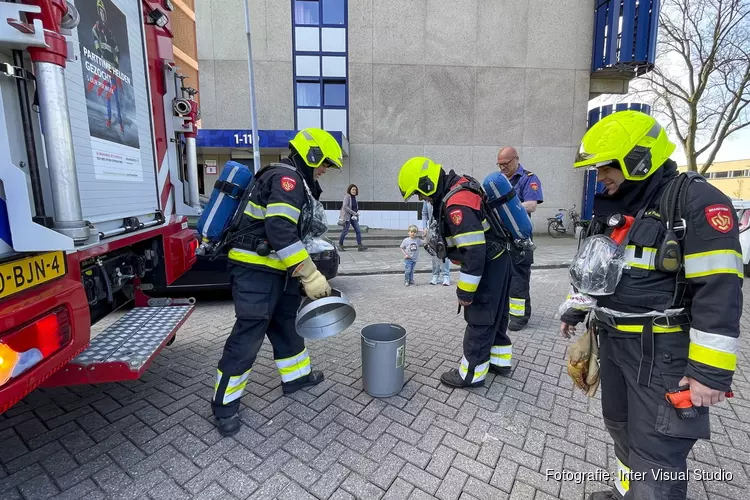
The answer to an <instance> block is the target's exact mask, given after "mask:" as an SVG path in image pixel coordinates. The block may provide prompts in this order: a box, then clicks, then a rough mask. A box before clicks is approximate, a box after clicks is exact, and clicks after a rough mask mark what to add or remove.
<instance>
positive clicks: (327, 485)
mask: <svg viewBox="0 0 750 500" xmlns="http://www.w3.org/2000/svg"><path fill="white" fill-rule="evenodd" d="M350 472H351V471H350V470H349V469H347V468H346V467H344V466H343V465H341V464H338V463H337V464H333V465H332V466H331V467H329V468H328V470H326V471H325V473H324V474H323V475H321V476H320V478H319V479H318V480H317V481H316V482H315V484H314V485H313V486H312V487H311V488H308V491H310V493H312V494H314V495H315V496H317V497H318V498H328V497H330V496H331V495H332V494H333V492H335V491H336V490H337V489H338V487H339V486H340V485H341V483H343V482H344V480H345V479H346V477H347V476H348V475H349V473H350Z"/></svg>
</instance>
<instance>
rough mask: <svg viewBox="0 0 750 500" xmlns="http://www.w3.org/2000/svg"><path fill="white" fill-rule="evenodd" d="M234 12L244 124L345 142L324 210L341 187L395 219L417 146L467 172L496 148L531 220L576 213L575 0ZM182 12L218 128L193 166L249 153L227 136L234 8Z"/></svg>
mask: <svg viewBox="0 0 750 500" xmlns="http://www.w3.org/2000/svg"><path fill="white" fill-rule="evenodd" d="M250 15H251V29H252V50H253V64H254V66H253V68H254V74H255V92H256V100H257V116H258V125H259V129H261V130H262V131H294V130H297V129H299V128H303V127H305V126H322V127H323V128H325V129H327V130H330V131H337V132H339V133H340V137H341V141H342V144H344V145H345V148H344V149H345V151H346V152H347V154H346V157H345V168H344V169H343V171H342V172H339V173H337V172H331V173H329V174H327V175H325V176H324V177H323V179H322V184H323V188H324V193H323V196H322V200H325V202H326V208H327V209H330V210H331V214H332V215H333V213H334V212H335V211H337V209H338V207H339V206H340V203H341V200H342V198H343V197H344V191H345V189H346V187H347V186H348V185H349V184H351V183H353V184H357V186H358V187H359V191H360V195H359V197H358V200H359V202H360V208H361V213H362V218H361V223H362V224H365V225H369V226H370V227H386V228H405V227H406V226H407V225H408V224H409V223H414V222H416V221H417V219H418V217H419V215H418V212H419V210H418V208H419V203H418V202H412V203H408V204H407V203H403V201H402V200H401V199H400V196H399V192H398V189H397V186H396V175H397V172H398V169H399V167H400V166H401V164H402V163H403V162H404V161H406V160H407V159H408V158H410V157H412V156H417V155H427V156H430V157H431V158H433V159H434V160H435V161H437V162H439V163H441V164H442V165H443V166H444V167H445V168H446V169H455V170H456V171H459V172H462V173H469V174H472V175H474V176H476V177H480V178H481V177H483V176H484V175H486V174H488V173H490V172H491V171H493V169H495V168H496V166H495V164H496V156H497V153H498V150H499V148H501V147H502V146H506V145H508V146H514V147H516V148H517V149H518V151H519V156H520V160H521V163H522V165H523V166H524V167H525V168H526V169H528V170H531V171H533V172H534V173H536V174H537V175H538V176H539V177H540V179H541V181H542V189H543V192H544V203H543V204H542V205H541V206H540V207H539V209H538V210H537V212H536V213H535V214H534V216H533V217H532V219H533V220H534V222H535V226H536V229H537V230H542V231H544V230H545V228H546V220H545V217H548V216H552V215H554V213H556V209H558V208H561V207H565V208H569V207H571V206H572V205H573V204H577V205H578V207H580V200H581V193H582V183H583V174H582V173H578V172H574V171H573V170H572V162H573V159H574V157H575V154H576V152H577V148H578V145H579V142H580V139H581V137H582V135H583V133H584V132H585V130H586V126H587V110H588V102H589V97H590V92H591V91H592V86H591V81H590V78H591V73H592V68H591V58H592V37H593V32H594V7H593V5H592V3H591V2H590V1H588V0H557V1H552V0H530V1H516V0H462V1H461V2H456V1H453V0H251V1H250ZM195 18H196V25H197V53H198V64H199V66H200V69H201V72H200V88H201V94H200V95H201V109H202V120H201V126H202V128H203V129H205V130H202V131H201V132H202V133H203V132H206V133H211V132H215V135H216V136H222V134H223V137H224V139H227V136H228V137H229V139H228V140H221V141H208V142H203V144H201V140H200V138H201V135H199V163H203V164H205V162H206V161H210V162H216V163H217V164H218V165H219V167H221V165H222V164H223V162H224V161H226V160H227V159H229V158H231V157H234V158H240V159H246V160H249V159H251V158H252V145H251V144H247V141H246V140H245V141H244V142H243V140H242V134H241V133H240V132H237V131H245V133H246V134H249V133H250V128H251V119H250V95H249V91H248V88H249V85H248V63H247V45H246V37H245V20H244V13H243V2H242V1H241V0H195ZM625 86H626V87H627V85H625ZM222 131H223V133H222ZM232 132H234V133H232ZM269 145H270V143H269ZM271 146H272V145H271ZM275 146H276V147H266V146H265V145H264V142H263V139H262V140H261V148H262V149H261V152H262V160H261V161H262V163H263V164H265V163H267V162H268V161H271V160H273V159H275V158H278V157H279V156H280V155H284V154H285V153H286V150H285V148H284V147H283V144H281V143H279V144H276V145H275ZM219 171H220V168H219ZM211 185H212V182H210V179H209V177H206V186H211ZM334 220H335V219H334Z"/></svg>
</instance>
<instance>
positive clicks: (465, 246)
mask: <svg viewBox="0 0 750 500" xmlns="http://www.w3.org/2000/svg"><path fill="white" fill-rule="evenodd" d="M466 181H467V179H466V178H465V177H462V176H459V175H458V174H456V173H455V172H454V171H453V170H451V171H450V172H449V173H448V174H446V175H445V177H444V183H443V184H442V185H444V186H445V188H444V189H445V193H444V194H443V196H441V200H440V201H439V202H438V203H437V205H438V206H441V205H440V203H444V205H445V206H444V208H443V214H442V216H441V219H442V222H441V227H440V228H439V229H440V231H441V232H442V234H443V235H444V237H445V243H446V253H447V257H448V258H449V259H450V260H452V261H453V262H455V263H457V264H458V263H460V264H461V271H460V272H459V275H458V283H457V285H456V295H457V296H458V298H459V299H460V300H464V301H472V300H473V297H474V292H476V290H477V287H478V286H479V281H480V280H481V278H482V274H483V273H484V267H485V262H486V261H488V260H492V259H495V258H497V257H499V256H500V255H502V253H503V251H504V249H502V248H501V244H500V243H499V238H498V237H497V236H495V235H494V234H493V233H492V231H491V228H490V225H489V223H488V222H487V220H486V219H485V218H484V214H483V211H482V200H481V198H480V197H479V195H477V194H476V193H473V192H471V191H469V190H462V191H458V192H456V193H454V194H452V195H451V196H450V197H447V198H443V197H445V196H447V195H448V194H449V192H450V190H451V189H453V188H454V187H455V186H457V185H458V184H459V183H461V182H466Z"/></svg>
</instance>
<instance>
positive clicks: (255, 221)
mask: <svg viewBox="0 0 750 500" xmlns="http://www.w3.org/2000/svg"><path fill="white" fill-rule="evenodd" d="M289 147H290V150H291V153H290V154H289V156H288V158H284V159H283V160H281V162H279V163H272V164H270V165H267V166H266V167H264V168H262V169H260V170H259V171H258V172H257V173H256V174H255V178H254V180H253V183H252V187H251V192H250V197H249V201H248V203H247V205H246V207H245V209H244V215H243V217H242V220H241V222H240V224H239V228H238V229H237V232H236V235H237V236H235V237H233V238H232V243H231V249H230V250H229V255H228V256H229V270H230V279H231V283H232V296H233V297H234V304H235V314H236V316H237V321H236V322H235V324H234V328H233V329H232V332H231V333H230V334H229V337H228V338H227V341H226V344H225V345H224V353H223V355H222V357H221V360H219V366H218V369H217V374H216V383H215V388H214V396H213V401H212V408H213V413H214V416H215V417H216V425H217V427H218V430H219V432H220V433H221V434H222V435H223V436H231V435H232V434H235V433H236V432H237V431H239V430H240V419H239V414H238V412H239V407H240V397H241V396H242V392H243V390H244V388H245V385H246V384H247V381H248V377H249V376H250V371H251V368H252V366H253V363H254V362H255V357H256V355H257V354H258V350H259V349H260V347H261V345H262V344H263V339H264V338H265V336H266V335H267V336H268V340H269V341H270V342H271V345H272V346H273V355H274V360H275V361H276V367H277V368H278V370H279V373H280V375H281V381H282V384H281V385H282V389H283V392H284V394H290V393H292V392H295V391H297V390H298V389H300V388H302V387H305V386H310V385H316V384H319V383H320V382H322V381H323V373H322V372H320V371H312V370H311V368H310V357H309V355H308V352H307V349H306V348H305V342H304V340H303V339H302V337H300V336H299V335H297V332H296V329H295V325H294V323H295V318H296V315H297V309H298V307H299V304H300V301H301V298H302V297H301V293H300V286H299V283H300V282H301V285H302V288H303V289H304V293H305V294H306V295H307V296H308V297H309V298H311V299H317V298H320V297H325V296H328V295H330V293H331V287H330V286H329V284H328V281H327V280H326V279H325V277H324V276H323V275H322V274H321V273H320V271H318V269H317V267H316V266H315V263H314V262H313V261H312V259H311V258H310V255H309V254H308V253H307V250H306V248H305V245H304V244H303V243H302V240H303V239H304V238H305V235H306V234H307V233H308V231H309V230H310V224H311V220H312V216H311V214H310V212H311V210H312V207H313V204H314V203H315V200H317V199H318V198H319V197H320V193H321V189H320V185H319V184H318V181H317V179H318V178H319V177H320V176H321V175H323V174H324V173H325V172H326V170H327V169H329V168H334V169H341V168H342V166H343V154H342V151H341V147H340V146H339V144H338V143H337V142H336V139H334V138H333V136H332V135H331V134H329V133H328V132H326V131H324V130H321V129H316V128H308V129H304V130H301V131H300V132H299V133H298V134H297V135H296V136H295V137H294V138H293V139H292V140H291V141H290V142H289ZM298 280H299V282H298Z"/></svg>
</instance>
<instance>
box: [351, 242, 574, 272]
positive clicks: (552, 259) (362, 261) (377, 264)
mask: <svg viewBox="0 0 750 500" xmlns="http://www.w3.org/2000/svg"><path fill="white" fill-rule="evenodd" d="M534 242H535V244H536V246H537V248H536V250H535V251H534V264H532V267H533V268H546V267H563V266H569V265H570V264H571V262H572V260H573V257H575V254H576V250H577V248H578V240H576V239H574V238H572V237H563V238H559V239H553V238H550V237H549V236H543V235H540V236H536V237H535V238H534ZM340 255H341V264H340V265H339V274H340V275H341V276H347V275H350V276H351V275H362V274H381V273H394V274H397V273H402V272H404V254H403V253H402V252H401V250H400V249H398V248H370V249H368V250H367V251H366V252H359V251H357V249H356V248H349V249H347V250H346V251H345V252H340ZM451 269H453V270H458V266H456V265H451ZM431 270H432V260H431V257H430V255H429V254H428V253H427V251H426V250H420V252H419V260H418V261H417V266H416V271H417V272H428V271H431Z"/></svg>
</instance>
